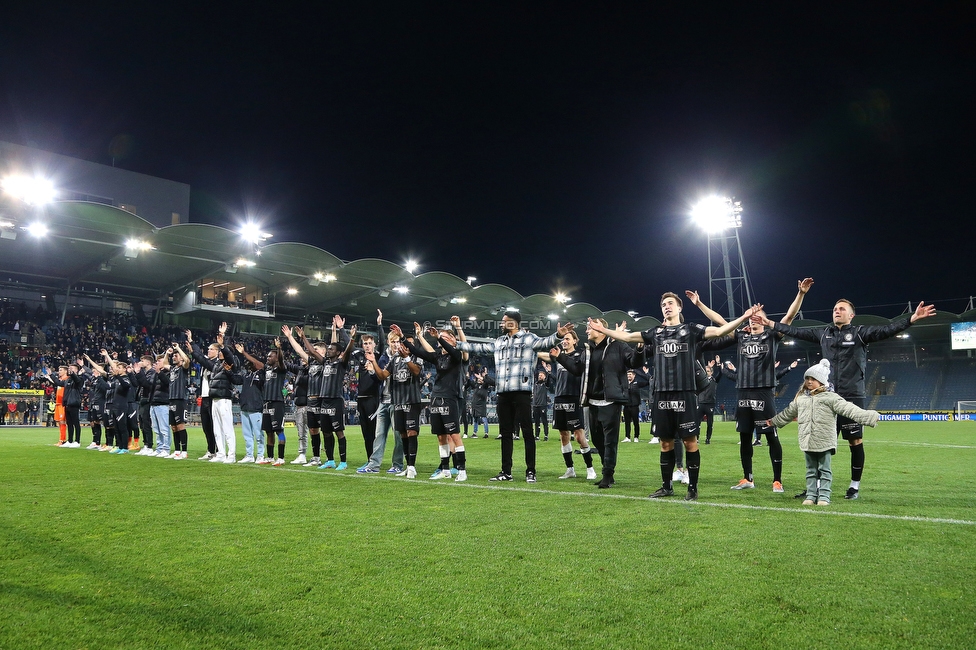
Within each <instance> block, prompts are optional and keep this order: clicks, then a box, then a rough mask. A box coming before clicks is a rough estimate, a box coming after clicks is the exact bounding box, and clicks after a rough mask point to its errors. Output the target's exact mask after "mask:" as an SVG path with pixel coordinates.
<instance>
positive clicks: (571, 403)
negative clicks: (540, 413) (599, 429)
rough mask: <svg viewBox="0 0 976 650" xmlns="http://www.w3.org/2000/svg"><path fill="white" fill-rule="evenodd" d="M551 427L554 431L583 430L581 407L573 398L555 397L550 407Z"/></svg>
mask: <svg viewBox="0 0 976 650" xmlns="http://www.w3.org/2000/svg"><path fill="white" fill-rule="evenodd" d="M552 421H553V424H552V426H553V427H554V428H555V429H556V431H577V430H579V429H582V428H583V407H582V406H580V404H579V402H577V401H576V399H575V398H573V397H557V398H556V401H555V403H554V404H553V405H552Z"/></svg>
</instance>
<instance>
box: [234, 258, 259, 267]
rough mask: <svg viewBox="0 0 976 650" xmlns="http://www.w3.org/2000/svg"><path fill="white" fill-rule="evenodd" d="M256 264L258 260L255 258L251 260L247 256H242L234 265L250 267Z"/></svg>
mask: <svg viewBox="0 0 976 650" xmlns="http://www.w3.org/2000/svg"><path fill="white" fill-rule="evenodd" d="M256 264H257V262H255V261H253V260H249V259H247V258H246V257H241V258H239V259H238V260H237V261H236V262H234V266H245V267H247V268H250V267H252V266H254V265H256Z"/></svg>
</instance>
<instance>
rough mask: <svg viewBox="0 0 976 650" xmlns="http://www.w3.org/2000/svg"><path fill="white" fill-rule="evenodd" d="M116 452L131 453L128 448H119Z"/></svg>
mask: <svg viewBox="0 0 976 650" xmlns="http://www.w3.org/2000/svg"><path fill="white" fill-rule="evenodd" d="M115 453H117V454H127V453H129V450H128V449H119V450H118V451H117V452H115Z"/></svg>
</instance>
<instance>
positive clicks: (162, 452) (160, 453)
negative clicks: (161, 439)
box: [156, 449, 169, 458]
mask: <svg viewBox="0 0 976 650" xmlns="http://www.w3.org/2000/svg"><path fill="white" fill-rule="evenodd" d="M156 458H169V452H168V451H166V450H165V449H160V450H159V451H157V452H156Z"/></svg>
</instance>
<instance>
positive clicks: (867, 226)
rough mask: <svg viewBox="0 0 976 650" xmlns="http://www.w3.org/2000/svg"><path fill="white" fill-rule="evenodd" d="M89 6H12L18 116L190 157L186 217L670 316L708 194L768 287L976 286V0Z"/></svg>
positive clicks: (174, 164)
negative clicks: (661, 302)
mask: <svg viewBox="0 0 976 650" xmlns="http://www.w3.org/2000/svg"><path fill="white" fill-rule="evenodd" d="M87 4H88V3H65V5H66V6H65V7H62V6H60V5H44V4H42V3H19V6H17V7H8V8H6V9H5V10H4V13H5V16H4V18H3V20H2V24H0V62H2V65H0V139H3V140H8V141H12V142H15V143H18V144H23V145H28V146H34V147H39V148H42V149H47V150H51V151H55V152H58V153H62V154H66V155H70V156H76V157H80V158H84V159H88V160H92V161H95V162H101V163H105V164H111V163H112V160H113V155H114V156H115V164H117V165H118V166H120V167H124V168H126V169H131V170H133V171H138V172H142V173H146V174H151V175H154V176H160V177H163V178H168V179H172V180H176V181H180V182H184V183H188V184H190V185H191V186H192V189H193V193H192V205H191V214H190V218H191V220H192V221H202V222H209V223H215V224H220V225H226V226H233V224H234V223H236V222H237V221H239V220H240V219H241V218H242V217H243V216H244V215H245V214H247V215H252V216H254V217H257V218H260V219H261V220H263V221H264V222H265V223H266V225H267V228H268V229H270V230H271V231H272V232H273V233H274V234H275V238H274V241H288V240H298V241H305V242H308V243H311V244H315V245H317V246H320V247H322V248H324V249H326V250H328V251H330V252H332V253H334V254H336V255H338V256H339V257H340V258H342V259H346V260H352V259H358V258H361V257H381V258H386V259H390V260H393V261H398V262H399V261H403V260H405V259H407V258H408V257H412V258H416V259H417V260H419V261H420V263H421V267H420V270H421V271H429V270H442V271H448V272H451V273H455V274H457V275H459V276H461V277H462V278H463V277H466V276H468V275H474V276H476V277H477V278H478V281H479V283H481V282H489V281H493V282H500V283H503V284H507V285H509V286H511V287H513V288H515V289H516V290H518V291H519V292H520V293H522V294H523V295H528V294H531V293H537V292H543V293H550V292H552V291H554V290H557V289H562V290H565V291H567V292H568V293H569V294H570V295H571V296H572V298H573V301H574V302H578V301H587V302H591V303H593V304H595V305H597V306H598V307H600V308H602V309H615V308H616V309H623V310H636V311H638V312H639V313H640V314H642V315H644V314H651V315H655V316H658V317H660V311H659V309H658V307H657V304H658V299H659V297H660V295H661V293H662V292H664V291H668V290H674V291H678V292H680V291H682V290H684V289H687V288H697V289H699V290H701V291H702V292H703V293H707V262H706V240H705V236H704V235H703V234H701V233H700V232H698V231H696V230H695V229H694V228H693V227H692V226H691V225H690V224H689V218H688V211H689V209H690V206H691V204H692V203H694V201H695V199H696V198H698V197H700V196H704V195H705V194H708V193H712V192H718V193H722V194H729V195H734V196H735V197H736V198H737V199H739V200H741V201H742V203H743V207H744V213H743V221H744V227H743V229H742V230H741V237H742V244H743V248H744V252H745V257H746V262H747V264H748V267H749V271H750V275H751V279H752V284H753V286H754V288H755V290H756V293H757V295H758V298H759V300H760V301H762V302H764V303H766V305H767V309H769V310H770V311H771V312H777V311H780V312H781V311H783V310H785V309H786V306H787V305H788V304H789V302H790V300H791V298H792V296H793V295H794V293H795V288H796V280H797V279H799V278H802V277H804V276H812V277H814V278H815V279H816V281H817V283H816V285H815V287H814V288H813V291H812V292H811V294H810V296H809V297H808V300H807V303H806V305H805V307H806V309H805V313H806V315H807V317H813V318H820V319H822V320H826V319H828V318H829V315H828V312H827V311H826V310H828V309H829V308H830V307H831V306H832V305H833V302H834V300H835V299H836V298H838V297H841V296H843V297H847V298H850V299H851V300H853V301H854V302H855V304H857V305H858V307H859V311H861V312H862V313H878V314H882V315H887V316H893V315H895V314H897V313H899V312H900V311H901V308H900V307H899V306H898V305H899V303H900V304H901V305H905V304H906V303H907V302H908V301H909V300H911V301H913V304H914V301H917V300H919V299H924V300H926V301H927V302H931V301H935V302H936V304H937V306H939V307H940V308H944V309H946V310H949V311H953V312H955V313H958V312H960V311H962V310H963V308H964V307H965V303H966V300H965V299H966V298H968V296H969V295H970V294H973V293H976V286H974V279H973V278H974V273H973V268H974V265H973V262H972V254H971V248H972V234H973V232H974V227H973V217H974V210H973V205H974V200H973V198H972V179H973V177H974V172H976V164H974V162H973V158H974V154H973V151H974V144H976V137H974V135H976V133H974V132H976V129H974V118H976V93H974V80H976V73H974V70H976V65H974V64H976V46H974V44H973V43H974V42H976V39H974V38H973V37H974V35H976V30H974V21H973V15H974V13H976V12H974V11H973V10H972V9H971V5H969V4H968V3H965V2H959V3H925V4H922V3H918V4H916V5H915V6H914V9H906V8H904V5H902V4H901V3H887V4H878V5H871V6H869V5H867V4H863V3H844V4H839V3H838V4H837V5H830V6H833V7H836V8H834V9H829V8H825V6H826V5H825V4H824V3H776V4H768V5H765V6H763V7H762V8H752V9H749V8H745V7H747V5H745V4H743V6H741V7H733V6H730V5H738V4H740V3H723V4H722V5H721V6H720V7H719V6H717V5H716V6H709V3H705V4H702V3H696V5H695V6H694V7H692V8H689V9H683V10H678V9H674V8H667V9H660V8H652V7H649V6H648V5H651V4H652V3H633V4H630V3H593V4H580V3H573V4H571V3H513V4H500V3H484V4H481V3H479V4H478V6H477V7H472V6H470V5H471V3H463V2H462V3H444V4H434V3H388V5H387V4H385V3H369V4H367V3H357V2H352V3H335V4H328V5H327V4H325V3H323V4H322V6H321V7H319V6H318V5H317V4H315V6H314V8H310V7H313V3H302V4H295V5H290V4H288V3H273V4H272V3H235V4H227V5H221V4H219V3H201V4H205V5H207V7H205V8H199V7H197V8H193V9H185V10H184V9H178V8H160V9H153V10H152V11H149V10H145V9H138V10H131V9H127V10H121V12H120V11H111V12H110V11H106V10H102V9H93V8H91V7H89V6H87ZM889 4H890V5H891V6H888V5H889ZM967 6H969V7H970V9H969V10H967ZM872 7H873V8H872ZM893 7H894V8H893ZM818 310H821V311H818ZM696 316H697V315H696Z"/></svg>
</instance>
